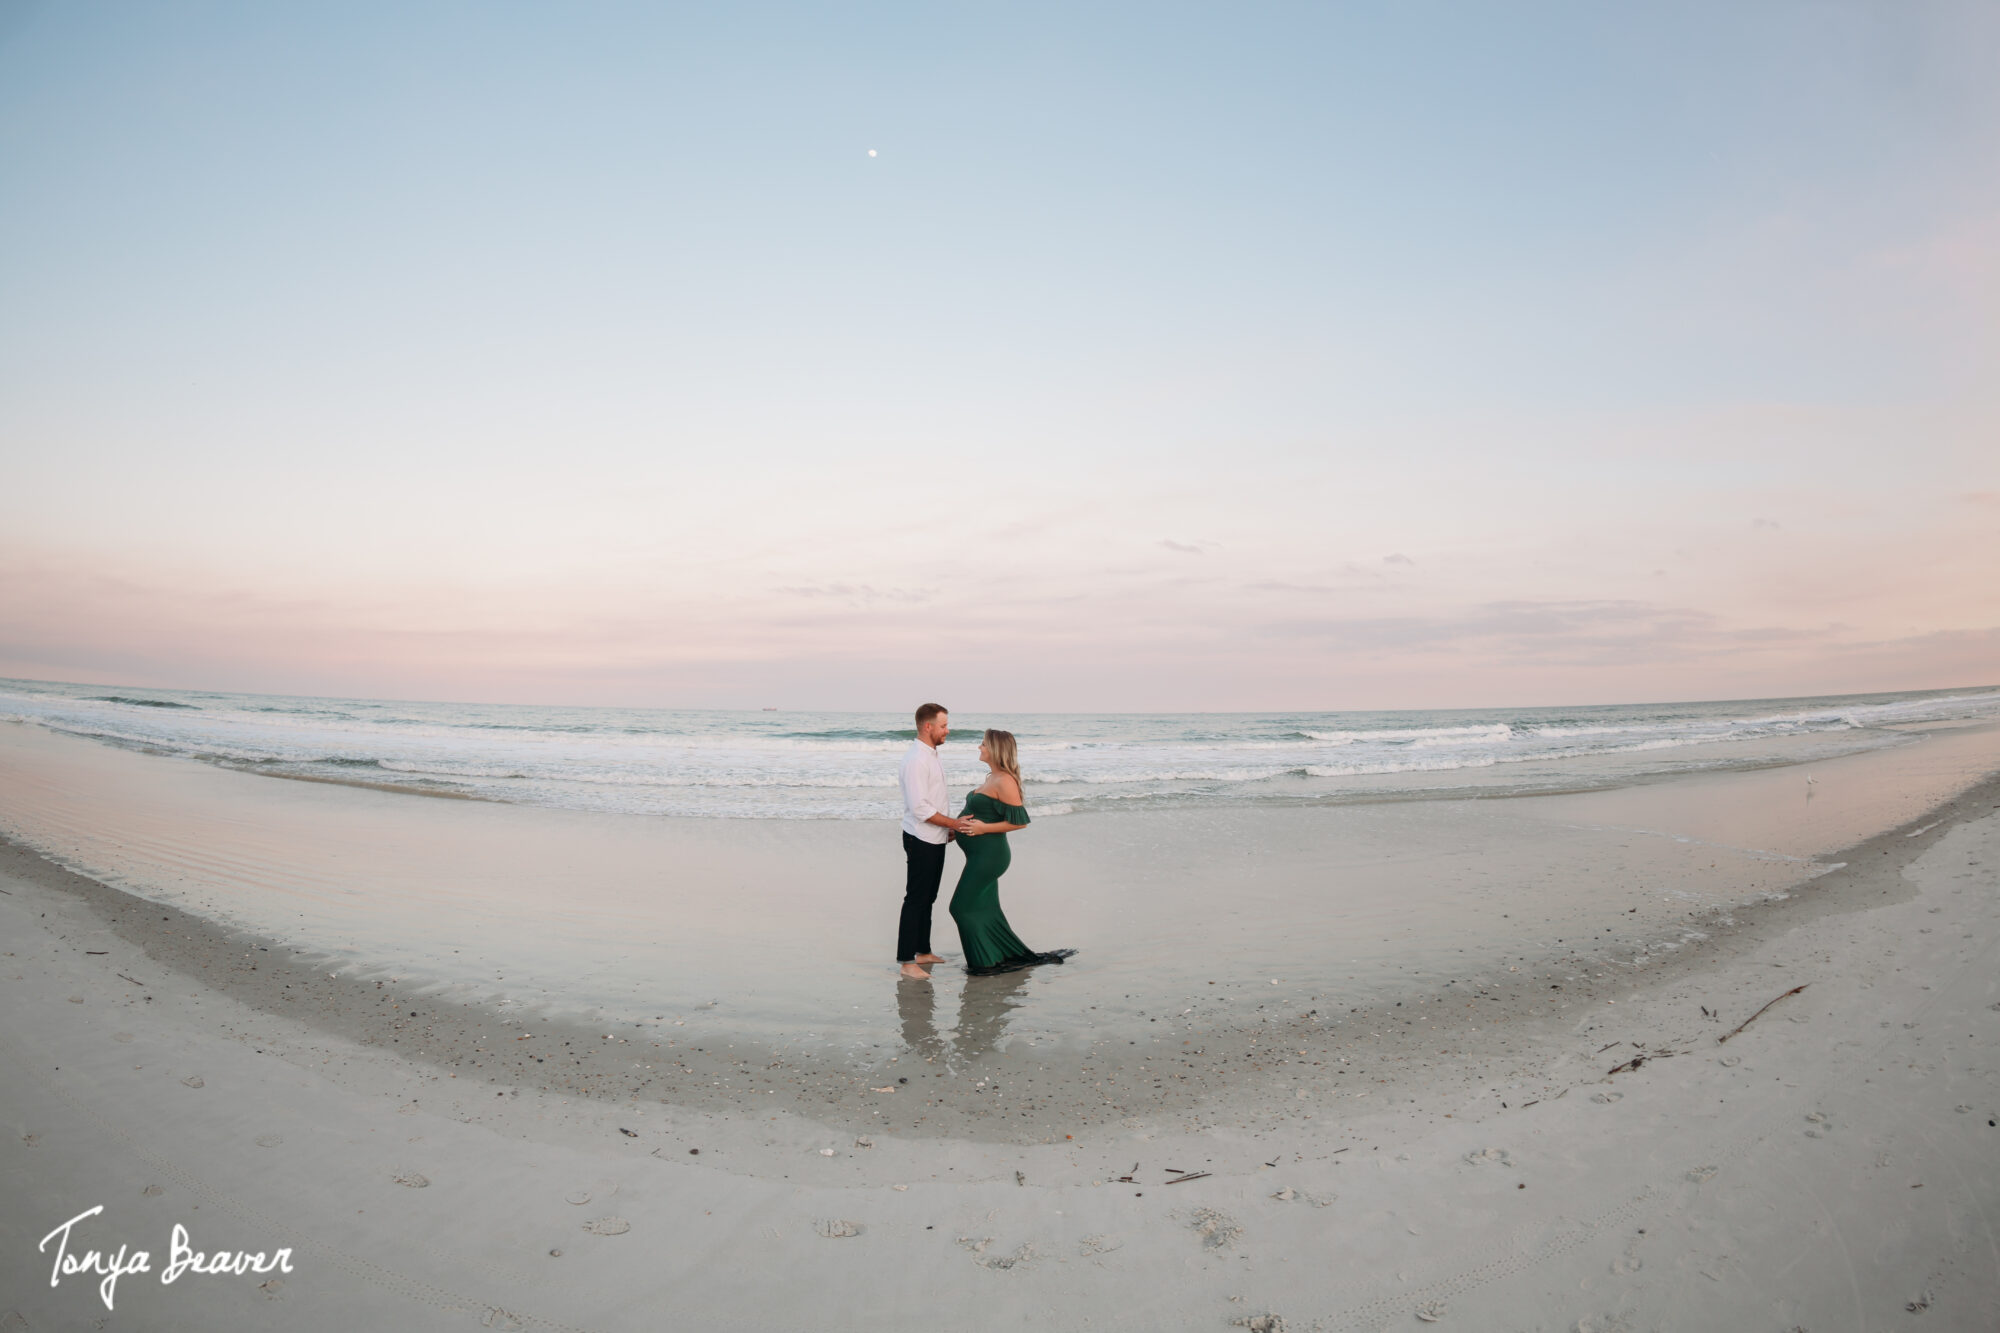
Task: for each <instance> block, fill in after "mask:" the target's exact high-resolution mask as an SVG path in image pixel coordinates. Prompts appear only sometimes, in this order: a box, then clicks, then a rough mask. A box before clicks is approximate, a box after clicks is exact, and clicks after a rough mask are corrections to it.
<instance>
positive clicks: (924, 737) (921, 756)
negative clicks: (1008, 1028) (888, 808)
mask: <svg viewBox="0 0 2000 1333" xmlns="http://www.w3.org/2000/svg"><path fill="white" fill-rule="evenodd" d="M950 734H951V715H950V714H949V713H947V712H946V711H945V708H944V705H942V704H925V705H924V706H923V707H921V708H919V709H918V710H917V739H916V740H915V741H913V742H911V744H910V749H909V752H908V753H907V754H905V755H904V756H903V773H902V785H903V858H904V860H905V861H906V862H907V863H908V876H907V878H906V879H905V881H904V886H903V920H902V928H901V930H900V931H899V932H898V933H897V937H896V961H897V962H899V963H901V964H902V965H903V975H904V976H906V977H909V978H911V979H913V980H917V981H924V980H928V979H929V977H930V972H929V971H927V970H926V969H927V967H928V966H929V965H930V964H932V963H942V962H943V961H944V959H942V958H940V957H938V956H937V955H936V954H934V953H932V952H931V909H932V907H933V906H935V904H936V903H937V895H938V885H939V884H940V883H941V882H942V881H943V879H944V853H945V848H946V847H947V846H949V845H950V844H951V843H952V842H953V840H956V841H957V842H958V845H959V849H960V850H961V851H963V852H964V853H965V869H964V870H963V871H961V872H960V873H959V876H958V887H957V888H956V889H954V890H953V891H952V895H951V919H952V920H953V921H954V922H956V923H957V924H958V938H959V941H960V943H962V944H963V945H964V946H965V970H966V973H967V974H968V975H970V976H975V977H978V976H988V975H991V974H993V973H995V972H1014V971H1018V970H1019V969H1021V968H1024V967H1033V966H1035V965H1036V964H1037V963H1060V962H1061V961H1062V960H1063V959H1065V958H1067V957H1069V956H1070V955H1071V954H1073V953H1075V952H1076V950H1074V949H1057V950H1055V951H1054V952H1052V953H1036V952H1035V951H1034V950H1032V949H1030V948H1029V947H1028V946H1027V945H1025V944H1023V943H1021V938H1020V936H1018V935H1016V934H1015V933H1014V929H1013V927H1011V926H1009V925H1008V924H1007V915H1006V913H1004V912H1002V911H1001V910H1000V876H1002V875H1004V874H1006V873H1007V863H1008V862H1009V861H1010V860H1012V859H1013V858H1012V853H1010V852H1009V851H1008V850H1007V835H1008V834H1009V833H1014V832H1017V831H1019V830H1021V829H1024V828H1026V827H1028V811H1027V808H1026V807H1025V806H1023V805H1022V804H1021V764H1020V760H1019V758H1018V757H1017V756H1018V752H1017V750H1016V749H1015V746H1014V734H1013V733H1012V732H1010V731H988V732H987V733H986V737H985V739H984V740H982V741H981V742H980V743H979V759H980V762H981V763H983V764H985V765H986V768H987V774H986V781H985V782H984V783H982V784H981V785H980V786H979V787H978V788H976V789H975V790H973V791H971V792H969V793H967V795H966V798H965V808H964V809H963V810H961V811H960V812H959V813H958V814H957V815H952V814H949V813H947V811H949V810H950V808H951V797H950V796H949V794H947V793H946V791H945V785H944V761H943V760H941V759H940V758H939V757H938V747H939V746H940V745H943V744H944V740H945V737H946V736H948V735H950Z"/></svg>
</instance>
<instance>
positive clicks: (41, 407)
mask: <svg viewBox="0 0 2000 1333" xmlns="http://www.w3.org/2000/svg"><path fill="white" fill-rule="evenodd" d="M1468 11H1470V12H1468ZM1996 57H2000V10H1996V9H1994V8H1993V7H1991V6H1987V5H1943V4H1940V5H1916V6H1883V5H1839V4H1796V5H1784V4H1769V5H1757V6H1742V5H1675V6H1662V7H1659V8H1658V9H1656V10H1654V11H1650V12H1640V11H1637V10H1635V9H1632V8H1629V7H1624V8H1612V7H1604V6H1586V5H1580V4H1579V5H1550V6H1509V7H1504V8H1503V7H1500V6H1489V7H1466V6H1444V5H1437V6H1415V5H1393V6H1392V5H1375V6H1312V7H1297V8H1287V7H1251V8H1242V7H1232V8H1229V9H1226V10H1225V9H1222V8H1218V7H1209V6H1204V7H1192V6H1188V7H1173V6H1161V5H1147V6H1130V7H1122V8H1120V7H1110V6H1091V7H1088V8H1087V9H1085V10H1083V11H1082V12H1078V10H1077V9H1076V8H1075V7H1068V6H1064V7H1055V6H1050V7H1045V8H1031V7H1009V8H1004V9H992V8H980V9H973V8H970V7H966V8H955V9H945V8H939V7H916V6H911V7H906V8H896V7H885V6H870V7H865V8H860V7H857V8H853V9H850V10H848V11H847V12H835V11H834V10H832V9H831V8H826V7H811V8H808V7H747V6H746V7H730V8H728V9H727V10H726V11H719V12H696V11H694V10H686V11H676V10H668V9H663V8H660V7H654V6H614V5H588V6H567V7H554V6H549V7H530V6H524V5H478V6H473V5H463V6H445V5H437V6H367V5H341V6H306V5H298V6H251V5H206V4H204V5H192V4H190V5H176V4H163V5H158V6H147V7H137V6H127V7H120V6H106V5H90V4H66V5H55V4H43V5H36V4H26V5H15V6H12V7H10V8H9V9H8V10H7V11H6V12H5V17H4V18H0V190H4V196H0V199H3V200H4V203H5V205H6V206H5V207H4V208H0V450H4V451H5V456H4V462H5V467H6V472H7V474H8V475H9V476H10V478H11V479H12V483H13V484H11V485H9V486H8V487H7V488H6V494H5V495H3V496H0V528H4V530H5V532H4V534H0V670H7V671H9V672H11V673H12V674H30V675H50V676H60V677H64V678H84V677H88V678H92V679H106V680H130V681H135V682H150V683H160V684H183V685H192V686H203V685H214V686H234V687H238V688H270V689H286V690H289V689H302V690H315V689H318V690H327V691H334V692H341V693H372V694H399V695H411V694H422V695H428V696H432V697H438V696H442V697H479V698H533V699H550V700H577V701H590V700H593V699H604V700H607V701H608V700H618V701H631V702H663V703H683V704H704V703H714V704H731V703H754V702H764V701H766V696H769V695H772V694H781V695H783V697H785V698H786V699H787V700H788V701H792V702H797V703H800V704H814V705H822V706H855V707H871V706H876V704H877V702H878V700H877V696H878V694H884V693H886V694H887V695H888V696H889V697H890V699H891V700H892V701H894V700H897V699H900V692H901V691H905V690H908V689H912V688H915V689H918V690H919V692H922V685H923V683H924V682H925V681H927V680H931V679H942V680H944V681H947V682H960V683H962V686H961V688H960V689H959V690H958V691H957V692H956V694H955V697H966V698H971V697H973V696H975V695H976V696H979V701H980V702H981V703H982V705H984V704H987V703H990V704H992V705H994V706H1020V707H1041V708H1064V707H1077V708H1090V707H1107V706H1112V705H1113V704H1115V703H1117V702H1118V701H1120V700H1121V699H1124V700H1128V701H1129V702H1130V703H1131V704H1132V706H1145V707H1266V706H1300V707H1305V706H1325V707H1341V706H1368V705H1371V704H1383V705H1398V706H1409V705H1424V704H1432V705H1437V706H1449V705H1456V704H1479V703H1501V702H1582V701H1586V700H1595V699H1629V698H1640V697H1647V698H1656V697H1701V696H1715V695H1725V694H1739V693H1752V694H1771V693H1785V692H1791V691H1794V690H1795V691H1797V692H1809V691H1816V690H1823V689H1836V688H1855V689H1865V688H1885V687H1895V686H1909V687H1919V686H1932V685H1948V684H1954V683H1981V682H1985V681H1989V680H1993V679H1996V678H2000V651H1996V650H2000V631H1997V630H1996V627H2000V595H1997V594H1996V593H1995V592H1994V587H1995V586H1996V581H1995V580H1994V578H1993V577H1992V576H1993V575H1994V573H1995V572H1996V565H2000V560H1996V556H2000V542H1996V538H1995V535H1994V534H1995V529H1996V527H2000V503H1996V501H1995V499H1994V498H1993V497H1994V496H1995V495H1996V493H2000V475H1996V474H2000V466H1996V464H1995V462H1994V459H1995V458H1996V457H2000V449H1996V448H1995V447H1994V444H1995V426H1996V422H2000V417H1996V412H1995V407H1996V404H1995V393H1994V390H1993V388H1992V384H1993V383H1994V382H1995V380H1994V371H1995V369H1996V367H1995V364H1994V362H1995V353H1996V351H2000V339H1996V331H2000V173H1995V172H1994V171H1993V169H1992V165H1991V164H1992V163H1993V162H1995V161H2000V93H1997V92H1996V90H1995V86H1996V84H2000V81H1996V80H1994V79H1993V78H1992V77H1991V71H1992V70H1993V69H1994V68H1996V67H2000V61H1996ZM870 149H873V150H875V153H876V156H873V157H870V156H869V150H870ZM1392 557H1393V558H1392ZM1496 627H1498V628H1496ZM968 691H970V693H968ZM933 692H935V691H933Z"/></svg>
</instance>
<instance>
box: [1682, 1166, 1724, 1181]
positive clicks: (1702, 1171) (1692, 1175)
mask: <svg viewBox="0 0 2000 1333" xmlns="http://www.w3.org/2000/svg"><path fill="white" fill-rule="evenodd" d="M1718 1169H1719V1168H1717V1167H1713V1166H1697V1167H1693V1168H1690V1169H1689V1171H1688V1173H1687V1178H1688V1179H1689V1180H1692V1181H1693V1182H1694V1183H1695V1184H1697V1185H1699V1184H1701V1183H1702V1182H1703V1181H1707V1180H1713V1179H1715V1173H1716V1171H1717V1170H1718Z"/></svg>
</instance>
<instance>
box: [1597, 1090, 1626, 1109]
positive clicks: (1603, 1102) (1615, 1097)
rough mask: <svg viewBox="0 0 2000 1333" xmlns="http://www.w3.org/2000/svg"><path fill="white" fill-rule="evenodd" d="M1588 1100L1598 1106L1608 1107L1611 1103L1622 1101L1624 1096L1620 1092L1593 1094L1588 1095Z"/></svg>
mask: <svg viewBox="0 0 2000 1333" xmlns="http://www.w3.org/2000/svg"><path fill="white" fill-rule="evenodd" d="M1590 1100H1592V1101H1594V1102H1596V1103H1597V1104H1598V1105H1599V1106H1609V1105H1611V1103H1613V1102H1622V1101H1624V1100H1625V1094H1624V1093H1622V1092H1593V1093H1591V1094H1590Z"/></svg>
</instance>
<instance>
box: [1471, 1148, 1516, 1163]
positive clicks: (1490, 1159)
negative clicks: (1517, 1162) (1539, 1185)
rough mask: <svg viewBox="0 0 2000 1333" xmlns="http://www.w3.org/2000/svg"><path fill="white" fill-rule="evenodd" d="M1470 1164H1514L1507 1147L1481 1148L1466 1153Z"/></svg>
mask: <svg viewBox="0 0 2000 1333" xmlns="http://www.w3.org/2000/svg"><path fill="white" fill-rule="evenodd" d="M1465 1160H1466V1163H1467V1164H1468V1165H1470V1166H1512V1165H1513V1164H1514V1159H1513V1157H1512V1156H1511V1155H1510V1154H1509V1153H1508V1151H1507V1150H1506V1149H1505V1148H1480V1149H1478V1150H1477V1151H1475V1152H1469V1153H1467V1154H1466V1155H1465Z"/></svg>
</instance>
